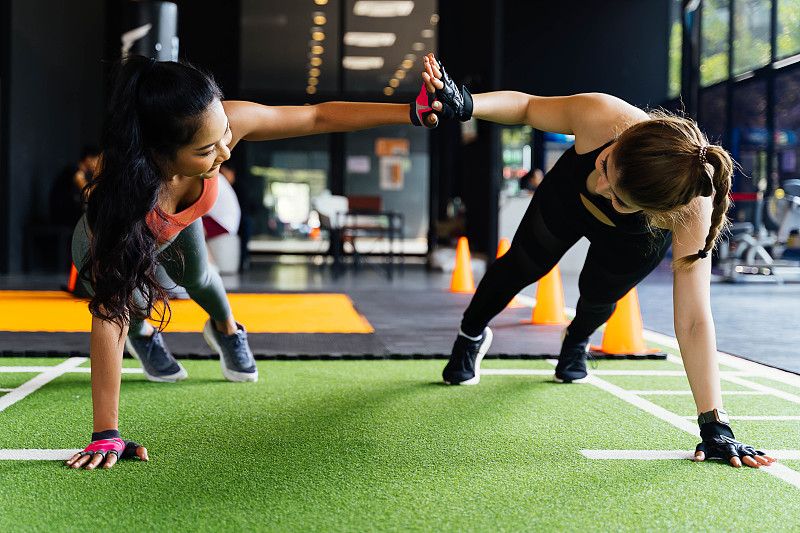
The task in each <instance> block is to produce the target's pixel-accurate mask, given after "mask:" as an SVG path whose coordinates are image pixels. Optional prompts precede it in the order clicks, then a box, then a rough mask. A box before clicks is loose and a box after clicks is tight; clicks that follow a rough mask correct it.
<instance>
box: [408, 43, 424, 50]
mask: <svg viewBox="0 0 800 533" xmlns="http://www.w3.org/2000/svg"><path fill="white" fill-rule="evenodd" d="M411 49H412V50H414V51H415V52H422V51H423V50H425V43H414V44H412V45H411Z"/></svg>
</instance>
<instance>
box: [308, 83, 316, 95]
mask: <svg viewBox="0 0 800 533" xmlns="http://www.w3.org/2000/svg"><path fill="white" fill-rule="evenodd" d="M306 92H307V93H308V94H314V93H315V92H317V88H316V87H314V86H313V85H309V86H308V87H306Z"/></svg>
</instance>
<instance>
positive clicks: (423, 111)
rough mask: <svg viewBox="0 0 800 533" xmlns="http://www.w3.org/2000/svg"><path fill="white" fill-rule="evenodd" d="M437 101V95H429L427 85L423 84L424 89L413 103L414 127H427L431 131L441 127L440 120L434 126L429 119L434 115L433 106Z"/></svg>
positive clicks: (412, 119)
mask: <svg viewBox="0 0 800 533" xmlns="http://www.w3.org/2000/svg"><path fill="white" fill-rule="evenodd" d="M435 100H436V94H435V93H429V92H428V90H427V89H426V88H425V84H424V83H423V84H422V89H420V91H419V94H418V95H417V99H416V100H414V101H413V102H411V123H412V124H413V125H415V126H425V127H426V128H428V129H429V130H432V129H434V128H435V127H436V126H438V125H439V121H438V120H437V121H436V122H434V123H433V124H431V123H430V122H428V118H429V117H430V116H431V115H433V114H434V112H433V108H432V107H431V106H432V105H433V102H434V101H435Z"/></svg>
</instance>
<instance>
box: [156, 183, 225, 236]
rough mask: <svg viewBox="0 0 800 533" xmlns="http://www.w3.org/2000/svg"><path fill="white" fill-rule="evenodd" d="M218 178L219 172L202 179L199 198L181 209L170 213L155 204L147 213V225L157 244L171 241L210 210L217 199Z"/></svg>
mask: <svg viewBox="0 0 800 533" xmlns="http://www.w3.org/2000/svg"><path fill="white" fill-rule="evenodd" d="M218 178H219V174H217V175H216V176H214V177H213V178H209V179H205V180H203V192H202V193H200V198H198V199H197V201H196V202H195V203H193V204H192V205H190V206H189V207H187V208H186V209H184V210H183V211H179V212H177V213H175V214H174V215H170V214H168V213H165V212H164V211H162V210H161V208H159V207H158V206H156V208H155V209H153V210H152V211H150V213H148V214H147V225H148V226H149V227H150V230H151V231H152V232H153V235H155V236H156V241H157V242H158V243H159V244H164V243H166V242H169V241H171V240H172V239H174V238H175V237H176V236H177V235H178V233H180V232H181V230H182V229H184V228H186V227H187V226H189V224H191V223H192V222H194V221H195V220H197V219H198V218H200V217H202V216H203V215H205V214H206V213H208V212H209V211H211V208H212V207H214V203H215V202H216V201H217V191H218V187H219V185H218V184H217V179H218Z"/></svg>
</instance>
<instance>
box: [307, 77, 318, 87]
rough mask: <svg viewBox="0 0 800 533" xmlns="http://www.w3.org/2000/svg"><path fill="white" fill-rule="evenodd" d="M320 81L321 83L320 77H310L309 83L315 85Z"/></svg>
mask: <svg viewBox="0 0 800 533" xmlns="http://www.w3.org/2000/svg"><path fill="white" fill-rule="evenodd" d="M318 83H319V79H318V78H308V84H309V85H312V86H314V85H316V84H318Z"/></svg>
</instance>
